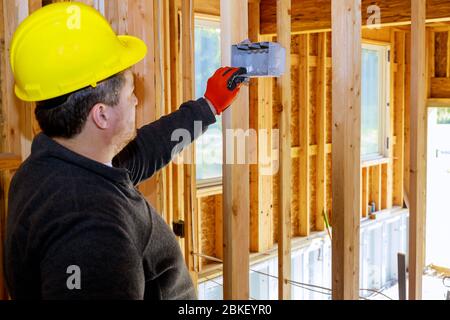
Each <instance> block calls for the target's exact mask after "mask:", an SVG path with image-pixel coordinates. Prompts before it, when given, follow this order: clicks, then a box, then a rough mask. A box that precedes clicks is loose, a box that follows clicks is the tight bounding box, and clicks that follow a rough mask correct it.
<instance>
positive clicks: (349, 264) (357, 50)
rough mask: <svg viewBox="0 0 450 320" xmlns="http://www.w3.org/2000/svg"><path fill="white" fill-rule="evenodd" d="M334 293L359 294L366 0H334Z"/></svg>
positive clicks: (354, 296) (343, 295) (353, 296)
mask: <svg viewBox="0 0 450 320" xmlns="http://www.w3.org/2000/svg"><path fill="white" fill-rule="evenodd" d="M331 3H332V28H333V31H332V43H333V58H332V61H333V89H332V90H333V149H332V161H333V165H332V171H333V174H332V189H333V217H332V219H333V240H332V252H333V253H332V289H333V292H332V294H333V299H337V300H341V299H345V300H356V299H358V298H359V237H360V230H359V227H360V208H359V206H360V199H359V197H360V174H361V173H360V172H361V169H360V157H361V151H360V147H361V146H360V144H361V23H362V22H361V0H332V2H331Z"/></svg>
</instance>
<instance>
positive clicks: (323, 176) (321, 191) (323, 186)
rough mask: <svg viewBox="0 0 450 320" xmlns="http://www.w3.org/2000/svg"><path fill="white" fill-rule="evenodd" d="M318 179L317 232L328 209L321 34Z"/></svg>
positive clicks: (324, 47) (324, 55)
mask: <svg viewBox="0 0 450 320" xmlns="http://www.w3.org/2000/svg"><path fill="white" fill-rule="evenodd" d="M317 56H318V57H317V109H316V110H317V115H316V128H317V166H316V168H317V178H316V180H317V181H316V184H317V187H316V225H315V229H316V231H324V230H325V222H324V218H323V214H324V213H325V214H328V208H327V154H326V150H325V148H326V144H327V112H326V107H327V33H325V32H322V33H320V34H319V45H318V53H317Z"/></svg>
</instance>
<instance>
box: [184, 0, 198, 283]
mask: <svg viewBox="0 0 450 320" xmlns="http://www.w3.org/2000/svg"><path fill="white" fill-rule="evenodd" d="M181 26H182V27H181V47H182V51H181V52H182V57H181V59H182V60H181V61H182V75H183V101H189V100H193V99H194V96H195V90H194V88H195V77H194V75H195V62H194V57H195V55H194V44H195V42H194V41H195V39H194V35H195V29H194V28H195V27H194V6H193V0H181ZM183 153H184V160H185V161H184V225H185V228H186V229H185V235H186V237H185V242H184V253H185V259H186V264H187V266H188V269H189V271H190V273H191V276H192V279H193V281H194V284H195V285H196V284H197V272H198V263H199V258H198V256H195V258H194V256H193V253H194V252H197V253H198V250H197V249H198V248H196V244H197V237H198V230H197V228H196V225H197V224H196V222H197V221H196V213H197V212H198V210H197V197H196V191H197V187H196V185H197V179H196V167H195V161H194V160H195V145H193V144H191V145H190V146H189V147H188V148H186V149H185V151H184V152H183Z"/></svg>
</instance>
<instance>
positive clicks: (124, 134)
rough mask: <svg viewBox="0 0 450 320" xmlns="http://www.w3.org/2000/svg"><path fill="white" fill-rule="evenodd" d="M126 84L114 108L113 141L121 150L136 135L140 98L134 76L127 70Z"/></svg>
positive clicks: (125, 74)
mask: <svg viewBox="0 0 450 320" xmlns="http://www.w3.org/2000/svg"><path fill="white" fill-rule="evenodd" d="M124 76H125V84H124V86H123V87H122V90H121V92H120V102H119V104H118V105H117V106H115V107H113V108H112V111H113V115H114V125H113V143H114V144H115V145H116V146H117V149H118V150H117V152H120V151H121V150H122V149H123V148H124V147H125V146H126V145H127V144H128V143H129V142H130V141H131V140H133V139H134V138H135V137H136V106H137V104H138V100H137V98H136V95H135V94H134V76H133V73H132V72H131V71H130V70H127V71H125V73H124Z"/></svg>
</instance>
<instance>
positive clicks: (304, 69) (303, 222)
mask: <svg viewBox="0 0 450 320" xmlns="http://www.w3.org/2000/svg"><path fill="white" fill-rule="evenodd" d="M289 42H290V37H289ZM288 46H290V44H289V45H288ZM299 50H300V65H299V68H298V70H299V79H301V81H300V83H299V100H300V101H299V102H300V106H299V108H300V110H299V120H300V123H299V124H298V128H299V135H300V137H299V138H300V139H299V141H300V159H299V160H300V161H299V166H300V168H299V179H300V181H299V183H300V186H299V192H300V194H299V211H300V212H299V220H300V221H299V230H298V232H299V235H300V236H301V237H307V236H309V232H310V229H311V226H310V200H311V186H310V179H309V169H310V166H311V161H310V160H311V159H310V154H309V140H310V139H309V129H310V124H309V114H310V112H311V103H310V76H309V71H310V70H309V69H310V65H309V62H310V61H309V51H310V35H309V34H302V35H300V43H299ZM288 65H290V64H288ZM289 78H290V77H289ZM290 83H291V82H290V80H289V82H287V80H286V86H287V85H289V86H290V85H291V84H290ZM283 90H284V89H283ZM288 90H289V92H290V89H288ZM318 95H321V92H320V93H319V94H318ZM289 99H291V97H290V94H289ZM283 107H287V106H284V105H283ZM289 108H290V106H289ZM289 114H290V112H289ZM288 119H290V116H289V118H288ZM280 123H282V122H280ZM289 123H290V121H288V122H287V130H290V124H289ZM283 141H284V139H283ZM282 143H288V141H284V142H282ZM289 144H290V139H289ZM287 147H288V146H286V148H287ZM318 148H320V146H318ZM283 156H284V153H282V154H281V157H283ZM285 182H286V183H288V184H287V185H285V187H286V188H287V190H290V188H291V186H290V179H289V180H287V181H285ZM288 192H290V191H288ZM280 199H281V198H280Z"/></svg>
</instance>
